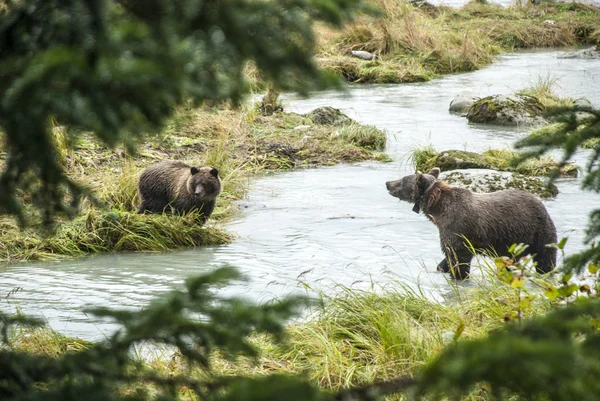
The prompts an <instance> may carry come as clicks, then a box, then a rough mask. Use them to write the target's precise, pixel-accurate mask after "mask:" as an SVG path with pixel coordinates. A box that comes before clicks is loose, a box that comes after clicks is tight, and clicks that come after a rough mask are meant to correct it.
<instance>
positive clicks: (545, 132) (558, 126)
mask: <svg viewBox="0 0 600 401" xmlns="http://www.w3.org/2000/svg"><path fill="white" fill-rule="evenodd" d="M564 127H565V125H564V123H554V124H549V125H547V126H545V127H542V128H539V129H537V130H535V131H533V132H531V133H530V134H529V135H530V136H551V135H555V134H556V133H557V132H559V131H562V130H564ZM584 128H585V126H584V125H582V126H579V128H578V130H581V129H584ZM598 144H600V138H590V139H588V140H587V141H585V142H583V144H582V145H581V146H582V147H583V148H586V149H594V148H596V147H597V146H598Z"/></svg>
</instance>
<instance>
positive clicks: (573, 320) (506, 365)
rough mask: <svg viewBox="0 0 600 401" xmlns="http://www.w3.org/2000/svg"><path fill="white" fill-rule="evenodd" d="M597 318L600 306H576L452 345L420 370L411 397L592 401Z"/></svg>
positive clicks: (598, 356)
mask: <svg viewBox="0 0 600 401" xmlns="http://www.w3.org/2000/svg"><path fill="white" fill-rule="evenodd" d="M599 318H600V302H598V301H587V302H579V303H577V304H575V305H572V306H570V307H568V308H563V309H558V310H556V311H554V312H552V313H550V314H548V315H547V316H544V317H537V318H534V319H531V320H528V321H523V322H521V323H520V324H515V325H511V326H509V327H508V328H507V329H506V330H502V331H498V332H493V333H490V334H489V336H488V337H487V338H485V339H481V340H476V341H470V342H460V343H456V344H455V345H453V346H451V347H449V348H448V349H447V350H446V351H445V352H444V353H443V354H442V355H441V356H440V357H439V359H438V360H437V361H436V362H434V363H432V364H431V365H429V366H428V367H427V368H425V369H424V370H423V372H422V373H421V375H420V377H419V385H418V387H417V389H416V391H417V393H419V394H429V395H431V396H432V397H431V398H428V399H447V397H448V396H450V397H455V398H459V397H461V396H466V395H468V394H470V393H471V392H472V391H474V390H478V392H479V393H482V394H489V395H490V396H492V397H494V398H495V399H518V400H575V399H577V400H595V399H596V398H597V395H598V394H599V392H600V384H599V383H598V381H597V380H594V379H592V378H593V377H597V375H598V374H600V347H599V346H598V345H599V342H600V331H599V330H598V328H597V327H596V326H597V321H598V319H599ZM477 384H479V387H477ZM486 398H487V397H486Z"/></svg>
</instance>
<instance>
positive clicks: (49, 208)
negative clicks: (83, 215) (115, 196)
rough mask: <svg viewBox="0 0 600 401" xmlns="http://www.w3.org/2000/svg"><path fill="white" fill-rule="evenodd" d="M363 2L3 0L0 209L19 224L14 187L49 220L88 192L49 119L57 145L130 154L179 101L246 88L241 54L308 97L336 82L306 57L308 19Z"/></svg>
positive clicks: (237, 95)
mask: <svg viewBox="0 0 600 401" xmlns="http://www.w3.org/2000/svg"><path fill="white" fill-rule="evenodd" d="M361 6H362V4H361V1H360V0H330V1H315V0H284V1H280V0H277V1H274V0H270V1H251V0H211V1H201V0H183V1H177V2H169V1H160V0H152V1H146V0H144V1H142V0H119V1H115V0H93V1H81V0H79V1H70V2H64V1H57V0H23V1H19V2H14V3H12V2H11V3H10V7H8V10H7V12H6V13H4V14H1V15H0V27H2V28H1V29H0V60H1V62H0V94H1V97H2V99H3V101H2V104H1V105H0V127H1V129H2V130H3V131H4V134H5V135H4V144H3V145H4V148H5V150H6V152H7V154H8V157H7V159H6V162H5V165H4V170H3V173H2V176H1V177H0V211H1V212H4V213H10V214H16V215H19V217H20V218H21V222H24V216H23V213H22V207H21V201H20V200H19V198H18V196H17V193H18V192H20V191H23V192H24V193H33V194H35V196H34V198H33V202H34V205H36V206H37V207H39V208H40V209H42V210H43V211H44V219H45V221H46V222H50V221H51V220H52V218H53V217H54V215H56V214H61V213H67V214H72V213H74V212H75V210H76V208H77V206H78V205H79V203H80V200H81V197H82V196H83V195H85V194H89V191H87V190H86V189H85V188H83V187H81V186H80V185H78V184H77V183H76V182H74V181H73V180H71V179H69V178H68V177H67V176H66V175H65V173H64V166H63V165H62V163H61V158H60V152H59V150H58V144H57V143H56V140H55V139H54V137H53V136H52V135H51V122H56V123H57V124H59V125H61V126H65V127H67V128H68V129H67V130H66V143H73V142H74V141H75V140H76V137H77V135H78V133H79V132H81V131H91V132H93V133H94V134H95V135H97V136H98V138H100V139H101V140H102V141H104V143H105V144H107V145H109V146H115V145H117V144H119V143H123V144H124V145H125V146H126V147H127V148H128V149H129V151H133V149H134V148H135V143H136V141H137V140H138V139H139V138H141V137H142V136H143V135H144V133H147V132H151V131H155V130H157V129H159V128H161V127H162V126H163V124H164V123H165V120H166V118H167V117H169V116H170V115H171V114H172V113H173V110H174V107H175V106H176V105H178V104H180V103H182V102H183V101H184V100H186V99H189V98H191V99H192V100H194V101H195V102H203V101H209V102H221V101H225V100H232V101H233V102H234V103H237V102H239V101H240V100H241V98H242V95H243V94H244V93H245V92H246V91H247V90H248V87H247V84H246V82H245V80H244V76H243V69H244V66H245V63H246V61H252V62H253V63H254V64H255V65H256V66H257V67H258V69H259V70H260V71H261V74H263V76H264V77H265V79H267V80H269V81H272V82H273V83H274V84H275V85H276V86H277V87H278V88H280V89H281V90H295V91H298V92H299V93H302V94H307V93H308V92H309V91H310V90H314V89H320V88H323V87H327V86H331V85H335V84H336V83H337V82H338V80H337V79H334V78H333V77H332V76H331V75H328V74H325V73H323V72H321V71H320V70H319V69H318V68H317V65H316V63H315V62H314V60H313V57H312V56H313V53H314V50H315V37H314V35H313V32H312V25H313V22H315V21H323V22H326V23H330V24H333V25H336V26H339V25H340V24H341V23H342V22H343V21H344V19H346V18H347V17H348V16H349V15H350V13H351V12H352V10H354V9H356V8H360V7H361ZM40 150H43V151H41V152H40ZM66 201H68V205H67V204H66V203H65V202H66Z"/></svg>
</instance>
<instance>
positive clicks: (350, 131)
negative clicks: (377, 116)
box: [337, 124, 387, 150]
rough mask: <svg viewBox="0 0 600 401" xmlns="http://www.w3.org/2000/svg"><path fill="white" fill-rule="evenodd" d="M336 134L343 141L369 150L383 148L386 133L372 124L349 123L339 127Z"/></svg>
mask: <svg viewBox="0 0 600 401" xmlns="http://www.w3.org/2000/svg"><path fill="white" fill-rule="evenodd" d="M337 136H338V137H340V138H341V139H343V140H344V141H346V142H348V143H351V144H354V145H357V146H360V147H361V148H365V149H371V150H384V149H385V144H386V140H387V138H386V134H385V132H384V131H382V130H380V129H378V128H377V127H375V126H373V125H360V124H350V125H347V126H345V127H342V128H340V129H339V130H338V131H337Z"/></svg>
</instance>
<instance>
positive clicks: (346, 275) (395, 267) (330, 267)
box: [0, 51, 600, 339]
mask: <svg viewBox="0 0 600 401" xmlns="http://www.w3.org/2000/svg"><path fill="white" fill-rule="evenodd" d="M560 53H561V52H560V51H554V52H549V51H545V52H528V53H518V54H508V55H504V56H501V57H499V58H498V60H497V62H496V63H494V64H493V65H491V66H489V67H488V68H485V69H482V70H479V71H476V72H472V73H467V74H461V75H453V76H446V77H443V78H441V79H438V80H434V81H431V82H427V83H416V84H398V85H364V86H352V87H349V88H348V90H347V91H346V92H322V93H318V94H315V95H314V96H313V97H312V98H310V99H298V98H294V97H288V98H286V99H285V100H284V101H285V104H286V106H287V107H286V108H287V110H288V111H296V112H307V111H310V110H312V109H314V108H316V107H320V106H332V107H336V108H340V109H342V110H343V111H344V112H345V113H347V114H348V115H350V116H351V117H353V118H355V119H356V120H358V121H360V122H361V123H366V124H374V125H376V126H377V127H379V128H382V129H385V130H386V131H387V132H388V147H387V152H388V153H389V154H390V155H391V156H392V158H393V162H391V163H387V164H382V163H359V164H353V165H338V166H335V167H328V168H318V169H309V170H302V171H295V172H289V173H278V174H272V175H268V176H265V177H262V178H259V179H256V180H254V181H253V182H251V183H250V191H249V194H248V196H247V199H245V200H244V201H243V202H241V203H240V204H241V206H242V208H243V213H242V214H241V216H240V217H239V218H237V219H236V220H234V221H232V222H230V223H228V224H226V228H227V229H228V230H229V231H231V232H233V233H235V234H236V235H237V236H238V238H237V239H236V240H235V241H234V242H233V243H232V244H230V245H226V246H220V247H213V248H201V249H195V250H185V251H181V252H175V253H169V254H118V255H103V256H98V257H93V258H87V259H78V260H73V261H68V262H61V263H35V264H18V265H11V266H7V267H4V268H2V270H1V271H0V296H1V297H2V298H4V297H7V295H8V294H9V293H10V296H8V297H7V298H6V299H5V300H3V302H2V303H1V304H0V305H1V306H0V308H2V309H4V310H14V309H15V308H19V309H20V310H22V311H23V312H24V313H27V314H34V315H38V316H39V315H42V316H43V317H45V318H46V319H47V320H48V322H49V324H50V325H51V326H52V327H53V328H54V329H57V330H59V331H61V332H63V333H65V334H67V335H71V336H78V337H82V338H87V339H97V338H101V337H102V336H104V335H106V334H108V333H110V332H111V331H112V330H113V329H114V326H112V325H111V324H110V323H108V322H92V320H91V319H90V318H89V317H88V316H87V315H86V314H85V312H84V308H85V307H86V306H89V305H103V306H113V307H123V306H127V307H131V308H139V307H141V306H143V305H144V304H146V303H147V301H148V300H150V299H151V298H152V297H154V296H155V295H157V294H160V293H163V292H165V291H168V290H170V289H173V288H178V287H180V286H181V283H182V282H183V280H184V279H185V277H187V276H189V275H192V274H197V273H201V272H204V271H207V270H210V269H214V268H215V267H217V266H222V265H225V264H231V265H234V266H237V267H239V268H240V270H241V271H242V272H243V273H244V274H245V275H246V276H247V277H248V279H249V280H248V281H247V282H243V283H235V284H234V285H233V286H231V287H230V288H229V289H228V290H227V292H228V293H229V294H236V295H244V296H247V297H250V298H253V299H258V300H260V301H266V300H268V299H272V298H274V297H280V296H283V295H285V294H289V293H292V292H296V291H306V288H310V289H312V290H323V291H333V290H334V287H335V285H336V284H340V285H343V286H347V287H352V288H370V287H371V286H375V287H378V286H380V285H385V284H386V283H390V282H393V281H399V282H401V283H403V284H405V285H408V286H412V287H416V286H418V287H419V288H420V289H421V290H422V291H423V292H424V293H425V294H426V295H427V296H431V297H437V296H439V295H440V294H443V293H445V292H448V291H450V288H451V286H450V284H448V282H447V276H446V275H443V274H441V273H438V272H436V271H435V266H436V264H437V262H439V261H440V260H441V259H442V254H441V252H440V249H439V243H438V233H437V229H436V228H435V227H434V226H433V224H431V223H430V222H429V221H427V220H426V219H425V218H424V217H423V216H422V215H417V214H415V213H413V212H412V211H411V206H410V205H408V204H406V203H400V202H398V201H397V200H396V199H395V198H392V197H391V196H390V195H389V194H388V193H387V191H386V189H385V185H384V184H385V181H387V180H391V179H396V178H398V177H400V176H402V175H405V174H410V173H412V172H413V166H412V165H411V164H410V160H409V155H410V153H411V151H412V150H413V149H414V148H415V147H416V146H423V145H428V144H431V145H433V146H434V147H435V148H436V149H438V150H446V149H466V150H471V151H482V150H485V149H488V148H504V147H508V146H510V145H511V144H512V143H514V142H515V140H517V139H518V138H521V137H522V136H523V135H525V134H526V132H525V131H519V130H516V129H507V128H503V127H489V126H487V127H484V126H477V125H470V124H468V123H467V121H466V119H465V118H463V117H460V116H456V115H451V114H449V113H448V111H447V110H448V105H449V103H450V101H451V100H452V99H453V98H454V97H455V96H457V95H461V94H472V95H477V96H485V95H491V94H498V93H501V94H508V93H512V92H514V91H516V90H519V89H522V88H524V87H527V86H530V85H531V84H534V83H535V82H537V80H538V78H539V77H541V78H547V77H551V78H553V79H557V80H558V86H557V88H556V89H557V91H558V92H559V93H560V94H562V95H568V96H571V97H575V98H577V97H586V98H588V99H589V100H590V101H591V102H592V103H593V104H594V106H595V107H600V60H592V61H586V60H561V59H557V55H559V54H560ZM575 161H576V162H577V163H578V164H580V165H583V164H584V163H585V161H586V153H585V152H581V153H579V154H578V155H577V157H576V160H575ZM580 181H581V178H578V179H564V180H561V181H560V182H559V183H558V187H559V190H560V194H559V195H558V196H557V197H556V199H554V200H549V201H546V202H545V204H546V206H547V208H548V210H549V212H550V214H551V216H552V217H553V219H554V221H555V223H556V226H557V228H558V231H559V235H560V236H562V235H569V243H568V247H567V253H573V252H575V251H577V250H580V249H582V248H583V238H584V228H585V226H586V224H587V219H588V214H589V212H590V211H591V210H592V209H593V208H594V207H597V206H598V205H599V204H600V196H598V195H595V194H590V193H586V192H582V191H581V190H580V189H579V186H580ZM465 285H468V284H465ZM15 289H17V290H16V291H14V290H15ZM11 291H12V293H11Z"/></svg>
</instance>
